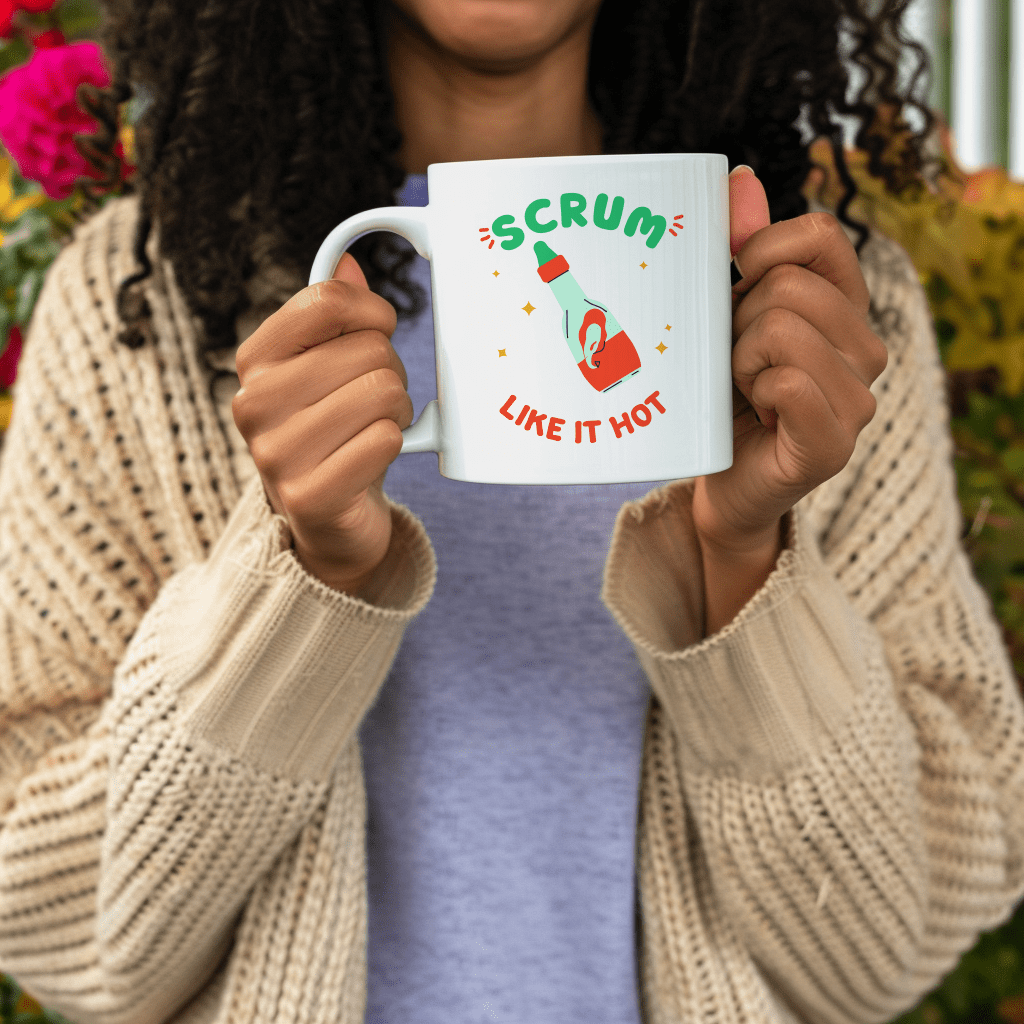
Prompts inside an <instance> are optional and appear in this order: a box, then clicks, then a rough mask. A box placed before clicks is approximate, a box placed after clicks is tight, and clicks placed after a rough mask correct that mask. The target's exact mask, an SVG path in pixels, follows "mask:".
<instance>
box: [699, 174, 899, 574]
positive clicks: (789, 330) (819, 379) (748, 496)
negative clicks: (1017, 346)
mask: <svg viewBox="0 0 1024 1024" xmlns="http://www.w3.org/2000/svg"><path fill="white" fill-rule="evenodd" d="M729 184H730V233H731V243H732V252H733V253H734V255H735V257H736V264H737V267H738V268H739V269H740V273H742V274H743V280H742V281H740V282H739V283H738V284H737V285H736V286H735V287H734V289H733V296H734V299H733V340H734V347H733V353H732V373H733V383H734V388H733V434H734V439H733V464H732V466H731V467H730V468H729V469H727V470H724V471H723V472H721V473H715V474H714V475H711V476H704V477H700V478H698V480H697V481H696V485H695V490H694V498H693V517H694V525H695V527H696V529H697V534H698V537H699V538H700V540H701V543H702V545H705V547H711V548H714V549H715V550H716V551H717V552H719V554H721V553H722V552H735V553H736V554H737V555H740V556H742V555H743V554H745V553H748V552H753V551H755V550H761V551H763V550H765V545H766V544H768V543H769V542H770V543H772V544H773V545H775V550H776V553H777V551H778V544H779V540H778V538H779V523H780V520H781V518H782V516H783V515H785V513H786V512H788V511H789V510H790V509H791V508H792V507H793V506H794V505H795V504H796V503H797V502H798V501H799V500H800V499H801V498H802V497H803V496H804V495H805V494H807V493H808V492H809V491H811V490H813V489H814V488H815V487H817V486H818V485H819V484H820V483H822V482H823V481H825V480H828V479H829V478H830V477H833V476H835V475H836V474H837V473H838V472H839V471H840V470H841V469H842V468H843V467H844V466H845V465H846V464H847V462H848V461H849V459H850V456H851V455H852V454H853V450H854V445H855V444H856V442H857V436H858V435H859V434H860V432H861V431H862V430H863V429H864V427H865V426H866V425H867V424H868V423H869V422H870V421H871V418H872V416H873V415H874V413H875V399H874V396H873V395H872V394H871V391H870V390H869V388H870V386H871V384H872V382H873V381H874V380H875V378H876V377H877V376H878V375H879V374H880V373H881V372H882V370H884V369H885V365H886V361H887V358H888V357H887V353H886V349H885V346H884V345H883V344H882V342H881V341H880V340H879V338H878V337H877V335H875V334H874V333H873V332H872V330H871V328H870V327H869V326H868V322H867V312H868V289H867V285H866V284H865V283H864V277H863V275H862V274H861V271H860V265H859V263H858V260H857V253H856V251H855V250H854V247H853V245H852V244H851V243H850V241H849V239H848V238H847V237H846V235H845V234H844V232H843V230H842V228H841V227H840V225H839V222H838V221H837V220H836V219H835V218H834V217H832V216H831V215H829V214H824V213H809V214H805V215H804V216H802V217H797V218H795V219H793V220H788V221H782V222H780V223H777V224H770V223H769V220H768V204H767V201H766V199H765V194H764V189H763V188H762V186H761V183H760V182H759V181H758V180H757V178H756V177H755V176H754V174H753V172H751V171H750V170H749V168H742V169H737V170H735V171H733V173H732V174H731V175H730V181H729ZM773 560H774V559H773Z"/></svg>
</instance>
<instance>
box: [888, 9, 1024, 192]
mask: <svg viewBox="0 0 1024 1024" xmlns="http://www.w3.org/2000/svg"><path fill="white" fill-rule="evenodd" d="M907 27H908V28H909V29H910V31H911V33H912V34H913V35H914V36H916V37H917V38H918V39H919V40H920V41H921V42H922V43H923V44H924V45H925V47H926V48H927V50H928V52H929V53H930V54H931V56H932V60H933V64H934V69H935V75H934V85H933V89H932V95H931V97H930V99H931V104H932V106H933V107H934V108H935V109H937V110H939V111H941V112H942V113H943V114H944V115H945V116H946V118H947V119H948V120H949V123H950V126H951V127H952V129H953V138H954V139H955V142H956V152H957V158H958V160H959V161H960V163H961V164H963V166H964V167H966V168H970V169H973V168H977V167H982V166H988V165H993V164H1004V163H1005V164H1006V166H1007V167H1008V169H1009V171H1010V174H1011V176H1013V177H1015V178H1022V179H1024V0H914V2H913V3H912V5H911V7H910V8H909V9H908V15H907Z"/></svg>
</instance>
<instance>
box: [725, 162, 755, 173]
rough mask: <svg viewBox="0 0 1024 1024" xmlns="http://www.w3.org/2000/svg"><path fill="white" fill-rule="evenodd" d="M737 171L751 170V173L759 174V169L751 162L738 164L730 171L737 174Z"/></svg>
mask: <svg viewBox="0 0 1024 1024" xmlns="http://www.w3.org/2000/svg"><path fill="white" fill-rule="evenodd" d="M737 171H750V173H751V174H757V171H755V170H754V168H753V167H751V166H750V164H737V165H736V166H735V167H734V168H733V169H732V170H731V171H730V172H729V173H730V174H735V173H736V172H737Z"/></svg>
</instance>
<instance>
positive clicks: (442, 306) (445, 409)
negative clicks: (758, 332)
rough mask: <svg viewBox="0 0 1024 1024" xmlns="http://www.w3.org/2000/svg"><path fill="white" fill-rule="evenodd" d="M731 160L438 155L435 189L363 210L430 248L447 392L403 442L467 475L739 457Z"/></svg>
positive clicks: (691, 466) (582, 471)
mask: <svg viewBox="0 0 1024 1024" xmlns="http://www.w3.org/2000/svg"><path fill="white" fill-rule="evenodd" d="M727 176H728V162H727V160H726V158H725V157H724V156H721V155H717V154H699V153H689V154H650V155H643V156H583V157H542V158H536V159H524V160H486V161H472V162H465V163H448V164H432V165H431V166H430V167H429V168H428V169H427V182H428V190H429V195H430V204H429V205H428V206H425V207H385V208H381V209H376V210H367V211H366V212H365V213H360V214H357V215H356V216H354V217H350V218H349V219H348V220H346V221H345V222H344V223H342V224H339V225H338V227H336V228H335V229H334V230H333V231H332V232H331V233H330V235H328V236H327V238H326V239H325V240H324V243H323V245H321V247H320V251H319V252H318V253H317V256H316V260H315V261H314V263H313V269H312V271H311V273H310V276H309V281H310V284H314V283H316V282H318V281H326V280H328V279H329V278H330V277H331V276H332V275H333V273H334V269H335V267H336V266H337V264H338V261H339V260H340V259H341V256H342V254H343V253H344V251H345V250H346V249H347V248H348V247H349V246H350V245H351V244H352V242H353V241H355V239H357V238H359V237H360V236H361V235H364V234H366V233H368V232H370V231H381V230H385V231H393V232H395V233H397V234H399V235H402V236H403V237H404V238H406V239H408V240H409V241H410V242H411V243H412V244H413V245H414V246H415V247H416V250H417V251H418V252H419V253H420V255H422V256H425V257H426V258H427V259H428V260H430V269H431V287H432V291H433V306H434V338H435V346H436V353H435V356H436V367H437V396H438V397H437V400H436V401H435V402H430V403H429V404H428V405H427V406H426V408H424V410H423V412H422V413H421V415H420V417H419V419H418V420H417V421H416V423H414V424H413V425H412V426H411V427H409V428H408V429H407V430H405V431H404V432H403V433H404V444H403V447H402V451H403V452H420V451H434V452H437V453H438V457H439V467H440V471H441V473H442V474H443V475H444V476H446V477H450V478H451V479H454V480H470V481H476V482H479V483H501V484H598V483H624V482H631V481H645V480H668V479H676V478H680V477H693V476H699V475H702V474H706V473H716V472H718V471H720V470H723V469H727V468H728V467H729V466H730V465H731V464H732V372H731V350H732V345H731V320H732V312H731V299H730V276H729V191H728V182H727Z"/></svg>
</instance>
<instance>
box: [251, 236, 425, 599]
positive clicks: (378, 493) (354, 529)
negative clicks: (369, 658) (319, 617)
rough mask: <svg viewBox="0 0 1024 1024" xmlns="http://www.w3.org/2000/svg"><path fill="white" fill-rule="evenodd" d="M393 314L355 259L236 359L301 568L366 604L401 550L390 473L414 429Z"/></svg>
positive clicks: (260, 461)
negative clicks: (387, 562) (387, 489)
mask: <svg viewBox="0 0 1024 1024" xmlns="http://www.w3.org/2000/svg"><path fill="white" fill-rule="evenodd" d="M395 323H396V318H395V311H394V309H393V308H392V306H391V305H390V303H388V302H387V301H386V300H385V299H382V298H381V297H380V296H378V295H375V294H373V292H371V291H370V290H369V288H368V287H367V284H366V278H365V277H364V276H363V273H362V271H361V270H360V269H359V265H358V264H357V263H356V261H355V259H353V257H352V256H350V255H348V254H347V253H346V254H345V256H343V257H342V259H341V261H340V262H339V264H338V267H337V269H336V270H335V272H334V277H333V279H332V280H330V281H325V282H324V283H322V284H315V285H311V286H310V287H309V288H304V289H303V290H302V291H300V292H299V293H298V294H296V295H294V296H293V297H292V298H291V299H289V300H288V302H286V303H285V304H284V306H282V307H281V309H279V310H278V311H277V312H276V313H274V314H273V315H272V316H271V317H269V318H268V319H267V320H266V321H264V323H263V324H262V325H261V326H260V327H259V328H258V329H257V330H256V332H255V333H254V334H253V335H252V336H251V337H250V338H248V340H246V341H245V342H244V343H243V344H242V345H241V346H240V347H239V349H238V353H237V356H236V366H237V369H238V378H239V381H240V382H241V389H240V390H239V391H238V393H237V394H236V395H235V397H234V400H233V401H232V403H231V409H232V414H233V415H234V418H235V423H236V424H237V426H238V429H239V431H240V432H241V434H242V436H243V437H244V438H245V440H246V443H247V444H248V446H249V451H250V452H251V453H252V457H253V460H254V461H255V463H256V468H257V469H258V470H259V473H260V476H261V477H262V479H263V487H264V489H265V490H266V493H267V498H268V499H269V501H270V504H271V506H272V507H273V509H274V511H275V512H278V513H279V514H281V515H283V516H284V517H285V519H286V520H287V522H288V525H289V527H290V528H291V534H292V546H293V548H294V550H295V554H296V557H297V558H298V559H299V561H300V562H301V563H302V565H303V566H304V567H305V569H306V570H307V572H309V573H310V574H312V575H313V576H316V577H317V578H318V579H320V580H321V581H322V582H324V583H326V584H327V585H328V586H330V587H333V588H334V589H336V590H340V591H344V592H346V593H350V594H356V593H358V592H359V591H360V590H361V589H362V588H363V587H364V586H365V585H366V584H367V583H368V582H369V580H370V579H371V577H372V575H373V571H374V570H375V569H376V568H377V566H378V565H379V564H380V563H381V561H382V560H383V558H384V555H385V554H386V553H387V550H388V546H389V544H390V542H391V513H390V510H389V508H388V504H387V501H386V499H385V498H384V495H383V491H382V487H383V483H384V474H385V472H386V471H387V468H388V466H390V465H391V463H392V462H393V461H394V460H395V458H396V457H397V456H398V453H399V452H400V451H401V449H402V433H401V431H402V429H403V428H405V427H407V426H408V425H409V424H410V423H411V422H412V402H411V401H410V399H409V395H408V393H407V391H406V386H407V384H408V378H407V377H406V374H405V367H404V366H403V365H402V361H401V360H400V359H399V358H398V355H397V353H396V352H395V350H394V349H393V348H392V347H391V341H390V338H391V335H392V333H393V332H394V329H395Z"/></svg>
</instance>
